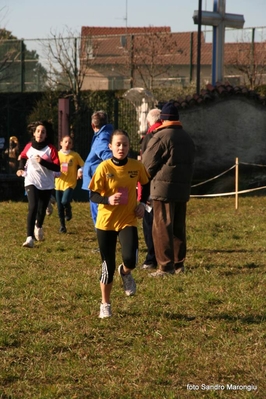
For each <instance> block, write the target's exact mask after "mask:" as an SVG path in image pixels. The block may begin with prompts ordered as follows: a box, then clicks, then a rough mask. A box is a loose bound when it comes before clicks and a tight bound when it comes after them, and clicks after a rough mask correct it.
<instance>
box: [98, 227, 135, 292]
mask: <svg viewBox="0 0 266 399" xmlns="http://www.w3.org/2000/svg"><path fill="white" fill-rule="evenodd" d="M117 238H119V242H120V245H121V252H122V253H121V254H122V261H123V263H124V265H125V267H127V268H128V269H134V268H135V267H136V264H137V258H138V230H137V227H135V226H127V227H125V228H124V229H123V230H120V231H113V230H99V229H97V239H98V243H99V248H100V253H101V258H102V273H101V277H100V281H101V282H102V283H103V284H110V283H111V282H112V281H113V278H114V273H115V268H116V264H115V263H116V244H117Z"/></svg>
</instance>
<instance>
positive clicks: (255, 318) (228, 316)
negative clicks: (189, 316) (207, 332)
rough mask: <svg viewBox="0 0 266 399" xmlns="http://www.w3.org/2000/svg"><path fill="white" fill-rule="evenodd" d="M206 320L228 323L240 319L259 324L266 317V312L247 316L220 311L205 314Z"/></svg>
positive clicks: (242, 321) (244, 322) (246, 322)
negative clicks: (219, 312) (213, 313)
mask: <svg viewBox="0 0 266 399" xmlns="http://www.w3.org/2000/svg"><path fill="white" fill-rule="evenodd" d="M206 319H207V320H218V321H221V320H224V321H228V322H230V323H235V322H237V321H240V322H241V323H243V324H261V323H262V322H264V321H265V319H266V314H263V315H248V316H233V315H231V314H227V313H221V314H219V315H214V316H206Z"/></svg>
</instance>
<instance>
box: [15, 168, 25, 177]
mask: <svg viewBox="0 0 266 399" xmlns="http://www.w3.org/2000/svg"><path fill="white" fill-rule="evenodd" d="M16 175H17V176H18V177H23V175H24V170H23V169H19V170H17V172H16Z"/></svg>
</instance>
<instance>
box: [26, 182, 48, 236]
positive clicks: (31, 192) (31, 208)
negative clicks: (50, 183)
mask: <svg viewBox="0 0 266 399" xmlns="http://www.w3.org/2000/svg"><path fill="white" fill-rule="evenodd" d="M25 190H26V193H27V196H28V216H27V236H32V237H33V236H34V226H35V221H36V220H37V223H36V224H37V227H42V225H43V221H44V218H45V215H46V208H47V206H48V203H49V200H50V197H51V193H52V191H53V190H39V189H38V188H36V187H35V186H33V185H30V186H26V187H25Z"/></svg>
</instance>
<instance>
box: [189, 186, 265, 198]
mask: <svg viewBox="0 0 266 399" xmlns="http://www.w3.org/2000/svg"><path fill="white" fill-rule="evenodd" d="M265 188H266V186H263V187H256V188H251V189H249V190H242V191H238V192H231V193H219V194H203V195H191V196H190V198H201V197H224V196H226V195H236V194H245V193H251V192H252V191H258V190H263V189H265Z"/></svg>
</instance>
